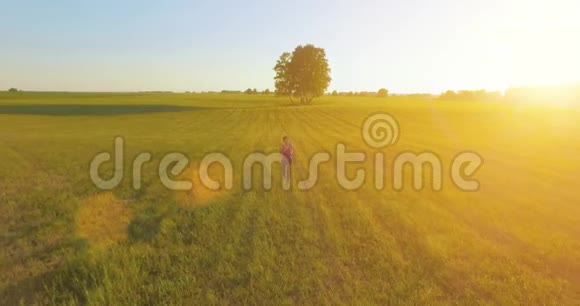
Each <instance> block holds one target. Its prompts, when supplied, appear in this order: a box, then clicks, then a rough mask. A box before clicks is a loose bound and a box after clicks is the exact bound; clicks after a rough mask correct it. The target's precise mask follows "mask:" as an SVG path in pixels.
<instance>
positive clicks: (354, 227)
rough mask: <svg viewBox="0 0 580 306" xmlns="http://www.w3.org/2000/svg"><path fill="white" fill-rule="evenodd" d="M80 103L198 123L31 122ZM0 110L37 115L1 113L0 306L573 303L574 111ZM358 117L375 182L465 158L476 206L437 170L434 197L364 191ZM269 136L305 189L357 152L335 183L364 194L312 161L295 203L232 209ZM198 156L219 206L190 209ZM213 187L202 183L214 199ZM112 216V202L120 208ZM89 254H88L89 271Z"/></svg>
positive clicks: (29, 99)
mask: <svg viewBox="0 0 580 306" xmlns="http://www.w3.org/2000/svg"><path fill="white" fill-rule="evenodd" d="M0 97H2V94H0ZM80 97H82V98H83V99H84V100H82V101H90V103H94V104H99V105H111V104H115V103H121V102H122V103H124V104H126V105H136V106H139V105H145V104H167V105H181V106H196V107H198V108H193V109H191V110H189V111H181V112H165V113H147V114H133V115H123V116H120V115H119V116H106V115H102V114H101V115H99V116H96V115H95V116H91V115H87V114H86V113H84V114H76V115H75V114H70V113H67V114H66V115H67V116H56V115H55V113H57V112H58V111H62V110H61V109H56V110H55V109H52V107H51V104H54V103H63V104H66V103H71V104H78V103H79V99H80ZM3 101H8V102H6V103H7V104H13V105H14V104H18V105H21V104H22V105H26V104H31V105H40V104H46V107H44V108H41V109H40V111H42V112H45V111H46V109H51V111H50V112H46V115H45V116H42V115H39V114H38V113H35V114H36V115H35V116H30V115H26V114H18V113H14V112H16V111H22V110H21V109H19V108H18V107H12V108H11V111H12V113H11V115H0V144H2V146H1V147H0V160H5V161H9V162H6V163H3V164H1V166H0V186H1V187H2V188H0V203H2V204H3V205H2V206H0V218H3V219H2V220H7V221H10V222H2V223H0V226H2V227H3V228H4V231H5V232H6V234H5V236H4V238H5V239H3V242H5V243H3V244H2V248H0V259H1V261H0V301H3V302H4V301H6V302H5V303H3V304H7V305H13V304H18V302H20V301H25V302H28V301H31V303H32V302H37V304H111V305H126V304H146V305H151V304H183V305H198V304H239V303H246V304H276V305H279V304H280V305H282V304H364V305H376V304H379V305H389V304H395V305H396V304H401V303H408V304H420V305H431V304H458V303H459V304H469V305H477V304H501V305H514V304H517V305H522V304H525V305H543V304H548V305H551V304H558V305H575V304H578V301H580V295H579V292H580V280H579V279H578V275H580V264H579V263H578V260H577V259H578V258H579V257H580V240H579V237H580V227H579V225H578V224H580V207H579V206H578V205H577V204H576V203H580V193H578V192H577V186H578V173H580V159H578V156H579V154H580V153H579V152H580V138H579V137H580V110H579V109H578V108H573V107H570V108H563V107H548V106H545V107H544V106H541V105H529V104H526V103H522V104H517V105H516V104H515V103H512V101H510V100H506V101H503V102H502V103H498V102H497V101H496V102H491V101H471V100H465V101H464V100H461V101H441V100H437V99H434V100H429V99H428V97H421V96H415V97H388V98H374V97H369V98H365V97H324V98H320V100H317V101H315V102H314V104H313V105H312V106H308V107H294V106H288V105H287V101H286V100H285V99H276V98H274V97H273V96H266V95H252V96H242V95H191V94H190V95H187V94H155V95H153V94H152V95H137V94H121V95H107V94H26V93H22V94H19V95H17V96H15V98H14V99H12V98H6V97H4V100H2V99H0V104H2V103H4V102H3ZM55 101H57V102H55ZM87 103H89V102H87ZM199 106H203V107H204V108H199ZM103 107H104V106H103ZM0 109H1V108H0ZM75 109H76V108H75ZM25 111H28V110H25ZM377 112H386V113H389V114H391V115H392V116H393V117H394V118H396V120H397V122H398V123H399V125H400V136H399V141H398V142H397V143H396V144H394V145H391V146H389V147H388V148H386V149H385V150H384V153H385V154H386V163H385V164H386V165H387V169H386V171H385V173H391V171H392V168H393V167H392V165H393V163H392V161H393V159H394V158H395V156H396V154H397V153H399V152H403V151H412V152H422V151H432V152H434V153H436V154H437V155H438V156H440V157H441V159H442V162H443V168H444V169H449V166H450V161H451V159H452V158H453V157H454V156H455V155H456V154H457V153H459V152H460V151H463V150H470V151H475V152H477V153H478V154H480V155H481V156H482V157H483V159H484V164H483V165H482V166H481V168H480V170H478V172H477V173H476V174H475V178H476V179H478V180H479V181H480V183H481V188H480V190H479V191H478V192H470V193H466V192H462V191H461V190H458V189H457V188H456V187H455V186H454V185H453V183H452V182H451V180H450V178H449V175H448V172H449V171H447V170H444V171H443V172H444V173H445V177H444V178H443V190H442V191H440V192H434V191H431V190H429V189H430V187H429V186H430V185H429V184H430V182H431V180H430V178H426V184H427V186H426V187H425V189H424V190H423V191H421V192H417V191H414V190H413V189H412V187H411V186H412V185H411V184H412V182H411V180H410V176H407V177H405V186H406V188H405V190H404V191H403V192H395V191H394V190H393V188H392V183H393V179H392V175H385V177H386V179H385V186H386V188H385V189H384V190H380V191H377V190H375V189H374V188H373V179H372V176H371V175H372V171H371V170H372V156H373V155H374V154H375V153H376V152H377V150H376V149H373V148H370V147H368V146H366V145H365V144H364V142H363V141H362V139H361V131H360V126H361V124H362V122H364V119H365V118H366V117H367V116H369V115H370V114H373V113H377ZM79 127H82V128H79ZM6 131H8V132H6ZM14 131H16V132H14ZM118 135H122V136H123V137H124V138H125V149H126V156H125V158H126V159H125V168H126V169H125V174H126V175H125V177H124V179H123V182H122V184H121V185H120V186H119V187H118V188H116V189H115V190H113V192H114V194H113V192H103V191H100V190H97V189H96V188H95V187H94V185H93V184H92V183H91V181H90V179H89V175H88V173H87V171H88V170H87V165H88V163H89V161H90V160H91V159H92V158H93V157H94V156H95V154H97V153H99V152H103V151H104V150H107V151H110V150H111V148H112V144H113V139H114V138H115V136H118ZM283 135H288V136H289V137H290V139H291V141H292V143H293V144H294V147H295V163H294V166H293V167H294V168H293V173H294V175H296V179H304V178H305V176H306V175H307V172H308V171H307V170H308V167H309V163H308V162H309V157H311V156H312V155H313V154H315V153H317V152H322V151H325V152H331V153H333V152H335V148H336V144H337V143H344V144H345V145H346V146H347V151H349V152H351V151H359V150H360V151H363V152H365V153H366V155H367V161H366V162H364V163H356V164H354V163H353V164H350V165H348V166H347V171H348V172H349V177H351V178H352V177H353V176H354V171H355V170H357V169H359V168H362V169H365V170H367V180H366V181H365V184H364V185H363V187H362V188H361V189H360V190H356V191H346V190H344V189H342V188H341V187H340V186H338V185H337V182H336V179H335V177H334V173H335V163H334V162H332V161H331V162H328V163H324V164H322V165H320V170H321V172H320V176H319V178H320V181H319V183H318V184H317V185H316V186H315V187H314V188H313V189H312V190H310V191H300V190H297V189H296V188H295V189H292V190H289V191H284V190H282V188H281V187H280V184H279V183H280V180H279V177H276V178H275V179H274V183H273V188H272V190H271V191H264V190H263V189H262V188H261V187H256V188H252V190H249V191H246V190H243V189H242V188H241V180H240V174H241V173H240V172H239V170H240V168H242V165H243V163H242V161H243V159H244V158H245V157H246V156H247V155H248V154H249V153H252V152H264V153H270V152H276V151H278V150H279V145H280V141H281V137H282V136H283ZM140 152H151V154H152V155H153V159H152V161H151V162H149V163H146V164H145V165H144V166H143V174H142V177H143V181H142V183H143V184H142V188H141V189H140V190H133V188H132V187H131V185H132V184H131V183H132V178H131V175H130V173H129V172H130V169H129V168H130V167H131V164H130V161H131V157H134V156H136V155H137V154H138V153H140ZM168 152H182V153H183V154H185V155H186V156H187V157H189V159H190V160H191V161H192V162H191V165H190V167H189V168H187V170H185V171H184V172H183V173H182V174H180V175H178V176H179V178H185V179H190V180H191V181H192V182H193V186H194V189H193V191H192V192H190V193H186V192H173V191H169V190H167V188H165V187H164V186H162V184H161V183H160V182H159V174H158V167H157V166H158V164H159V161H160V160H161V158H162V157H163V156H164V155H165V154H167V153H168ZM209 152H222V153H223V154H226V155H227V156H229V157H230V159H231V160H232V164H233V167H234V169H235V170H234V188H233V190H231V191H227V192H224V191H223V190H220V191H210V190H207V189H205V188H204V187H203V185H202V184H201V183H200V182H199V174H198V173H197V168H198V167H197V166H198V163H199V161H201V160H202V158H203V157H204V156H205V155H206V154H207V153H209ZM108 166H111V164H109V165H108ZM259 168H260V167H255V169H254V170H255V171H254V173H255V176H259V174H260V173H259V172H260V169H259ZM22 169H25V170H26V171H22ZM278 169H279V167H278V165H276V166H275V169H274V170H273V171H274V172H276V173H278V171H279V170H278ZM32 172H34V173H39V174H37V175H34V176H30V175H29V173H32ZM222 172H223V170H222V169H220V168H219V167H215V168H212V169H210V173H211V177H212V178H217V179H218V181H219V180H220V174H221V173H222ZM31 181H32V182H33V183H30V182H31ZM256 185H258V186H259V185H260V184H259V182H257V184H256ZM115 195H117V197H115ZM121 199H131V201H132V202H131V204H130V208H129V207H128V206H127V204H125V203H123V201H122V200H121ZM79 237H85V238H84V239H86V240H87V241H88V242H89V245H90V247H89V249H88V250H89V251H87V249H86V244H85V243H84V242H83V241H84V239H78V238H79ZM121 241H123V242H121ZM95 246H106V247H98V248H99V250H100V252H92V251H91V250H92V249H91V248H94V247H95ZM51 262H54V263H59V264H58V265H57V264H52V265H51V264H50V263H51ZM22 271H27V272H31V273H30V274H26V275H24V273H20V272H22ZM18 273H19V275H21V277H19V278H15V277H13V275H15V274H18ZM22 299H24V300H22Z"/></svg>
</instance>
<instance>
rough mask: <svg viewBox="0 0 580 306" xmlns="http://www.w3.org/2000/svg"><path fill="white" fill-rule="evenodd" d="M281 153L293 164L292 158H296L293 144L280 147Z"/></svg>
mask: <svg viewBox="0 0 580 306" xmlns="http://www.w3.org/2000/svg"><path fill="white" fill-rule="evenodd" d="M280 153H281V154H282V155H284V157H286V159H288V162H292V158H294V148H293V147H292V145H291V144H283V145H282V147H280Z"/></svg>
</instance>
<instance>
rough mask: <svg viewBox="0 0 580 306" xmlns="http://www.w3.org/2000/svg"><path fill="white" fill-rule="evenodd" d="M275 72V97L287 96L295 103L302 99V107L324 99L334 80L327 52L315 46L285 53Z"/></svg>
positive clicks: (300, 47) (302, 47)
mask: <svg viewBox="0 0 580 306" xmlns="http://www.w3.org/2000/svg"><path fill="white" fill-rule="evenodd" d="M274 71H276V77H274V81H275V86H276V94H277V95H280V96H288V97H290V100H291V101H292V102H294V99H295V98H296V99H299V101H300V103H301V104H310V103H312V99H314V98H316V97H320V96H322V95H323V94H324V92H325V91H326V89H327V88H328V85H329V84H330V80H331V78H330V67H329V66H328V61H327V60H326V52H325V51H324V49H322V48H317V47H315V46H313V45H305V46H298V47H296V49H294V51H293V52H292V53H289V52H284V53H282V55H281V56H280V59H278V61H277V62H276V66H275V67H274Z"/></svg>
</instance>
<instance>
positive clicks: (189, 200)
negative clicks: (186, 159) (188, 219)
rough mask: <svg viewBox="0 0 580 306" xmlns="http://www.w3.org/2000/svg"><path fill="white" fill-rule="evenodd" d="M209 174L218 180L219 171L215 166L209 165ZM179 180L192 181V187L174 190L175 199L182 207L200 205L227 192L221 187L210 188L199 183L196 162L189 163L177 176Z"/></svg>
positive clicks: (221, 196)
mask: <svg viewBox="0 0 580 306" xmlns="http://www.w3.org/2000/svg"><path fill="white" fill-rule="evenodd" d="M209 173H210V176H211V177H212V179H216V180H218V181H219V171H217V169H216V167H210V169H209ZM179 179H180V180H188V181H190V182H192V183H193V188H192V189H191V190H188V191H179V192H175V194H176V198H177V201H178V202H179V203H180V204H181V205H183V206H184V207H190V208H191V207H200V206H204V205H207V204H209V203H211V202H212V201H213V200H216V199H220V198H223V197H224V196H225V195H227V192H226V191H225V190H224V188H223V185H222V188H220V189H218V190H211V189H209V188H207V187H206V186H205V185H204V184H202V183H201V180H200V178H199V167H198V165H197V164H193V165H191V166H190V167H189V168H188V169H186V170H185V171H184V172H183V174H182V175H181V176H180V177H179Z"/></svg>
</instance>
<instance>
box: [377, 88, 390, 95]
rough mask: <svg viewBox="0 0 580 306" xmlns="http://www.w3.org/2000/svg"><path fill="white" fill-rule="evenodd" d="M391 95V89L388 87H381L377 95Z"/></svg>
mask: <svg viewBox="0 0 580 306" xmlns="http://www.w3.org/2000/svg"><path fill="white" fill-rule="evenodd" d="M388 95H389V91H388V90H387V89H386V88H381V89H379V91H378V92H377V97H386V96H388Z"/></svg>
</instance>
